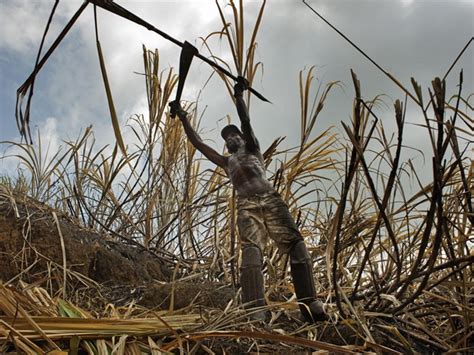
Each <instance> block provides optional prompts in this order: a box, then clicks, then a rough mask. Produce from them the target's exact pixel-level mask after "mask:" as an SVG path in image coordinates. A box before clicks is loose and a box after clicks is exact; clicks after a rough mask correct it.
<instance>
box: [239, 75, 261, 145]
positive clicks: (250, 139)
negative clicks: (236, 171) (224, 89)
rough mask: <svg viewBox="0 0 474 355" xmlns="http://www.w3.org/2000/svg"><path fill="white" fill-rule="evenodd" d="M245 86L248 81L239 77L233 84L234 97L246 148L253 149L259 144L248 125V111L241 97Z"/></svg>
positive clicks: (246, 86)
mask: <svg viewBox="0 0 474 355" xmlns="http://www.w3.org/2000/svg"><path fill="white" fill-rule="evenodd" d="M247 88H248V81H247V80H246V79H245V78H242V77H239V81H238V82H237V84H235V86H234V97H235V105H236V107H237V112H238V114H239V118H240V127H241V129H242V133H243V135H244V138H245V142H246V145H247V149H249V150H251V151H253V150H258V149H260V145H259V144H258V140H257V138H255V135H254V133H253V130H252V126H251V125H250V116H249V111H248V109H247V105H246V104H245V101H244V98H243V93H244V90H247Z"/></svg>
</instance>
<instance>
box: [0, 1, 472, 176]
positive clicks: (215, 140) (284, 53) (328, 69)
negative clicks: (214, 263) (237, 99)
mask: <svg viewBox="0 0 474 355" xmlns="http://www.w3.org/2000/svg"><path fill="white" fill-rule="evenodd" d="M116 2H117V3H119V4H120V5H122V6H123V7H125V8H127V9H128V10H130V11H132V12H134V13H135V14H137V15H138V16H140V17H142V18H143V19H144V20H146V21H148V22H150V23H151V24H153V25H154V26H156V27H158V28H159V29H161V30H163V31H165V32H167V33H168V34H170V35H171V36H173V37H175V38H177V39H179V40H181V41H184V40H187V41H189V42H191V43H192V44H194V45H195V46H196V47H197V48H198V49H199V50H200V52H201V53H202V54H204V55H209V53H208V52H206V50H205V49H204V48H203V47H202V41H201V40H200V38H201V37H205V36H207V35H208V34H209V33H211V32H213V31H218V30H221V28H222V25H221V22H220V19H219V14H218V11H217V7H216V5H215V2H214V1H212V0H192V1H191V0H181V1H177V0H174V1H173V0H168V1H161V0H157V1H151V0H148V1H145V0H117V1H116ZM53 3H54V1H52V0H0V30H1V33H2V35H1V37H0V80H1V86H0V114H1V115H0V141H4V140H12V141H19V140H20V136H19V133H18V130H17V127H16V121H15V116H14V113H15V97H16V90H17V88H18V87H19V86H20V85H21V84H22V83H23V82H24V80H25V79H26V78H27V77H28V76H29V74H30V73H31V71H32V69H33V66H34V62H35V58H36V55H37V51H38V48H39V44H40V41H41V37H42V34H43V31H44V27H45V25H46V22H47V19H48V16H49V13H50V11H51V8H52V5H53ZM221 3H222V4H223V3H224V2H223V1H221ZM260 3H261V1H257V0H251V1H246V2H245V7H244V8H245V18H246V23H245V26H246V29H247V36H249V34H248V31H249V30H250V29H251V28H252V27H253V24H254V22H255V18H256V14H257V12H258V9H259V5H260ZM308 3H309V4H310V5H311V6H313V7H314V8H315V9H316V10H318V11H319V12H320V13H321V14H322V15H323V16H325V17H326V19H327V20H328V21H329V22H331V23H332V24H333V25H334V26H336V27H337V28H338V29H339V30H340V31H342V32H343V33H344V34H345V35H346V36H348V37H349V38H350V39H351V40H352V41H353V42H355V43H356V44H357V45H358V46H359V47H360V48H362V49H363V50H364V51H365V52H366V53H367V54H368V55H369V56H370V57H371V58H373V59H374V60H375V61H376V62H377V63H378V64H380V65H381V66H382V67H383V68H384V69H385V70H387V71H388V72H390V73H391V74H393V75H394V76H395V77H396V78H398V80H399V81H400V82H401V83H402V84H403V85H405V86H406V87H407V88H410V89H411V85H410V78H411V77H412V76H413V77H415V78H416V79H417V81H418V82H419V83H420V84H421V85H422V87H424V89H425V97H426V95H427V87H428V86H429V85H430V82H431V80H432V79H433V78H434V77H436V76H440V77H442V76H443V75H444V74H445V72H446V71H447V69H448V68H449V67H450V65H451V64H452V62H453V61H454V59H455V58H456V56H457V55H458V53H459V52H460V51H461V49H462V48H463V47H464V46H465V45H466V43H467V42H468V41H469V39H470V38H471V37H472V36H473V34H474V1H472V0H319V1H317V0H308ZM81 4H82V1H81V0H67V1H65V0H63V1H60V3H59V6H58V8H57V11H56V15H55V17H54V19H53V23H52V25H51V29H50V32H49V36H48V38H47V42H46V47H45V48H48V47H49V44H51V43H52V41H53V40H54V39H55V38H56V36H57V34H58V33H59V32H60V31H61V30H62V28H63V27H64V25H65V23H66V22H67V21H68V20H69V19H70V18H71V16H72V15H73V14H74V12H75V11H76V10H77V9H78V8H79V6H80V5H81ZM227 10H229V9H228V8H227ZM98 20H99V35H100V41H101V45H102V49H103V53H104V56H105V61H106V65H107V71H108V76H109V80H110V84H111V88H112V92H113V97H114V101H115V105H116V109H117V113H118V116H119V118H120V121H121V124H122V129H124V126H125V124H126V122H127V120H128V119H129V118H130V117H131V116H132V115H134V114H145V115H146V113H147V105H146V97H145V85H144V79H143V76H142V75H140V74H139V73H142V72H143V61H142V58H143V57H142V45H145V46H146V47H148V48H149V49H154V48H158V49H159V51H160V63H161V64H160V66H161V68H162V69H166V68H169V67H174V68H177V67H178V63H179V54H180V48H178V47H177V46H175V45H174V44H172V43H170V42H168V41H166V40H165V39H163V38H161V37H160V36H158V35H157V34H154V33H152V32H149V31H147V30H146V29H144V28H141V27H139V26H138V25H135V24H133V23H130V22H128V21H126V20H124V19H122V18H119V17H118V16H116V15H114V14H110V13H107V12H105V11H104V10H101V9H99V10H98ZM93 24H94V22H93V10H92V6H91V5H89V6H88V8H87V9H86V10H85V12H84V13H83V14H82V16H81V17H80V19H79V20H78V22H77V23H76V24H75V25H74V27H73V28H72V30H71V31H70V32H69V34H68V35H67V37H66V38H65V39H64V40H63V41H62V43H61V45H60V46H59V47H58V48H57V49H56V51H55V53H54V54H53V55H52V56H51V58H50V60H49V61H48V62H47V64H46V65H45V66H44V68H43V70H42V71H41V73H40V74H39V75H38V77H37V79H36V83H35V95H34V97H33V102H32V109H31V129H32V132H33V133H34V136H35V135H36V132H37V130H38V129H39V130H40V133H41V137H42V141H43V142H47V143H48V144H49V145H50V149H51V150H55V149H57V147H59V146H60V145H61V144H62V143H61V142H62V141H64V140H75V139H76V138H77V137H78V136H79V134H80V132H83V131H84V129H85V128H86V127H87V126H89V125H93V128H94V134H95V137H96V139H97V141H98V142H100V143H101V144H106V143H112V142H113V141H114V136H113V130H112V126H111V124H110V116H109V111H108V106H107V100H106V96H105V90H104V85H103V82H102V78H101V74H100V68H99V61H98V56H97V50H96V46H95V34H94V27H93ZM247 38H248V37H247ZM257 41H258V48H257V53H256V60H258V61H261V62H262V63H263V68H264V70H263V75H260V76H258V77H257V79H256V80H255V82H254V87H255V89H256V90H258V91H259V92H261V93H262V94H263V95H264V96H265V97H267V98H268V99H269V100H270V101H271V102H272V103H271V104H268V103H264V102H262V101H259V100H258V99H257V98H253V99H252V103H251V111H250V116H251V119H252V123H253V126H254V130H255V133H256V135H257V137H258V138H259V139H260V142H261V145H262V147H264V148H265V147H267V146H268V145H269V144H270V143H271V142H272V141H273V140H274V139H275V138H276V137H279V136H286V137H287V138H286V140H285V142H284V144H283V147H285V146H286V147H291V146H293V145H295V144H296V143H297V141H298V137H299V129H300V125H299V116H300V113H299V107H300V106H299V105H300V103H299V94H298V76H299V72H300V71H301V70H306V71H307V70H308V69H309V68H310V67H311V66H313V65H314V66H315V71H314V74H315V76H316V79H317V83H316V84H319V83H321V84H322V85H323V86H324V85H325V84H327V83H329V82H331V81H336V80H337V81H340V82H341V86H340V87H339V88H336V89H334V90H333V92H332V94H331V95H330V96H329V99H328V101H327V103H326V105H325V108H324V110H323V112H322V113H321V115H320V118H319V120H318V123H317V127H316V133H317V132H321V131H323V130H324V129H326V128H327V127H329V126H331V125H334V126H335V127H336V129H339V130H341V128H342V126H341V121H343V122H346V123H349V122H350V113H351V108H352V102H353V97H354V90H353V86H352V80H351V75H350V69H353V70H354V71H355V72H356V73H357V75H358V78H359V80H360V82H361V87H362V96H363V98H364V99H367V100H369V99H372V98H373V97H375V96H376V95H379V94H383V95H384V96H383V98H384V101H385V103H386V105H385V106H380V107H378V108H377V110H376V112H377V115H378V117H379V119H381V120H382V121H383V123H384V126H385V127H386V129H387V130H388V132H393V130H394V127H395V120H394V113H393V102H394V100H396V99H402V100H403V99H404V94H403V92H401V90H400V89H399V88H397V87H396V86H395V85H394V84H393V82H391V81H390V80H389V79H388V78H387V77H386V76H385V75H384V74H382V73H381V72H380V71H379V70H378V69H377V68H376V67H375V66H374V65H373V64H371V63H370V62H369V61H368V60H367V59H366V58H364V57H363V56H362V55H361V54H360V53H358V52H357V51H356V50H355V49H354V48H353V47H351V46H350V45H349V43H347V42H346V41H345V40H344V39H343V38H342V37H340V36H339V35H338V34H337V33H336V32H335V31H334V30H332V29H331V28H330V27H329V26H328V25H326V24H325V23H324V22H323V21H321V20H320V19H319V18H318V17H316V16H315V15H314V14H313V13H312V12H311V11H310V10H309V9H308V7H306V6H305V5H304V4H303V2H302V1H299V0H291V1H290V0H288V1H283V0H271V1H268V2H267V4H266V10H265V15H264V18H263V22H262V25H261V28H260V31H259V35H258V38H257ZM212 50H213V51H214V52H215V53H217V54H219V55H220V56H222V57H224V58H229V56H230V50H229V48H228V46H227V43H226V42H219V41H217V40H216V41H213V42H212ZM232 69H233V71H234V72H235V69H234V68H232ZM461 69H463V72H464V86H463V91H464V95H463V96H464V97H467V96H468V95H469V94H470V93H473V92H474V74H473V72H474V44H471V46H470V47H469V48H468V50H467V51H466V52H465V53H464V55H463V57H462V58H461V59H460V61H459V62H458V63H457V65H456V66H455V67H454V69H453V70H452V72H451V74H450V76H449V77H448V79H447V85H448V93H452V94H454V93H455V92H457V89H456V85H457V79H458V77H459V72H460V70H461ZM176 70H177V69H176ZM210 73H211V70H210V68H209V66H208V65H207V64H206V63H203V62H201V61H199V60H196V59H195V60H194V62H193V64H192V66H191V69H190V74H189V77H188V79H187V82H186V86H185V89H184V94H183V99H187V100H192V101H193V100H196V99H197V98H198V97H199V107H200V108H201V113H202V112H203V116H202V122H201V128H202V129H203V133H202V136H203V138H204V139H206V140H207V141H208V143H209V144H211V145H214V144H215V146H216V147H217V148H218V150H221V149H222V146H223V143H222V141H221V140H220V137H219V132H220V129H221V128H222V127H223V126H224V125H225V119H224V117H225V116H226V115H227V114H229V115H231V117H232V119H233V121H234V122H235V120H236V119H237V114H236V111H235V108H234V107H233V106H232V101H231V99H230V97H229V96H228V94H227V93H226V92H225V90H224V85H223V83H222V81H220V80H219V79H218V78H217V76H213V78H212V79H211V80H210V82H209V83H208V84H207V85H206V86H205V87H204V88H203V86H204V83H205V82H206V81H207V79H208V78H209V75H210ZM204 108H205V110H204ZM471 113H472V112H471ZM407 123H408V126H407V127H408V128H407V129H406V135H405V144H406V145H409V146H412V147H414V148H416V149H421V150H426V149H428V147H429V144H428V141H427V138H426V137H427V135H426V132H425V131H424V130H423V129H422V128H419V127H418V126H416V124H419V123H423V121H422V116H421V114H420V112H419V110H418V109H417V108H416V107H415V106H414V104H412V103H409V105H408V107H407ZM124 136H125V143H127V140H128V139H129V138H130V136H127V133H126V132H125V133H124ZM128 142H130V141H128ZM4 152H5V145H3V146H0V155H1V154H4ZM405 154H407V156H408V157H412V156H411V155H413V157H415V159H420V157H416V155H419V153H418V152H417V151H416V150H415V149H413V150H407V151H406V152H405ZM410 154H411V155H410ZM426 164H428V163H426ZM16 165H17V162H15V161H12V160H11V159H10V160H8V161H4V160H3V161H2V160H0V174H5V173H7V174H11V172H12V171H13V170H14V169H15V167H16ZM426 167H428V165H426ZM427 170H428V171H429V170H430V169H429V168H428V169H427Z"/></svg>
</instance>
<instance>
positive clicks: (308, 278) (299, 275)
mask: <svg viewBox="0 0 474 355" xmlns="http://www.w3.org/2000/svg"><path fill="white" fill-rule="evenodd" d="M290 266H291V277H292V278H293V284H294V286H295V293H296V298H297V299H298V302H299V303H300V305H299V306H300V311H301V314H302V315H303V317H304V319H305V320H306V321H307V322H310V323H314V322H317V321H324V320H328V316H327V314H326V312H325V311H324V308H323V303H322V302H320V301H318V300H317V299H316V288H315V287H314V279H313V267H312V263H311V257H310V256H309V254H308V250H307V249H306V245H305V244H304V241H302V240H301V241H298V242H297V243H296V244H295V245H294V246H293V248H292V249H291V250H290Z"/></svg>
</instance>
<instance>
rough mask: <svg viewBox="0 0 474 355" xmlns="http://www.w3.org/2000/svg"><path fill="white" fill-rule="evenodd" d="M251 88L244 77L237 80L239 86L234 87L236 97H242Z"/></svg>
mask: <svg viewBox="0 0 474 355" xmlns="http://www.w3.org/2000/svg"><path fill="white" fill-rule="evenodd" d="M248 88H249V82H248V80H247V79H245V78H244V77H243V76H239V77H238V78H237V84H235V85H234V96H235V97H238V96H242V94H243V92H244V91H245V90H247V89H248Z"/></svg>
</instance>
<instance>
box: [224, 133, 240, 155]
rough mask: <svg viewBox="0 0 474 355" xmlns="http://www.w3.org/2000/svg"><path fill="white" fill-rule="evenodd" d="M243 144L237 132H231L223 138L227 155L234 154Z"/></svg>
mask: <svg viewBox="0 0 474 355" xmlns="http://www.w3.org/2000/svg"><path fill="white" fill-rule="evenodd" d="M244 144H245V142H244V140H243V139H242V136H241V135H240V134H238V133H237V132H231V133H229V134H228V135H227V137H226V138H225V145H226V146H227V150H228V151H229V153H235V152H237V151H238V150H239V148H240V147H243V146H244Z"/></svg>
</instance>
